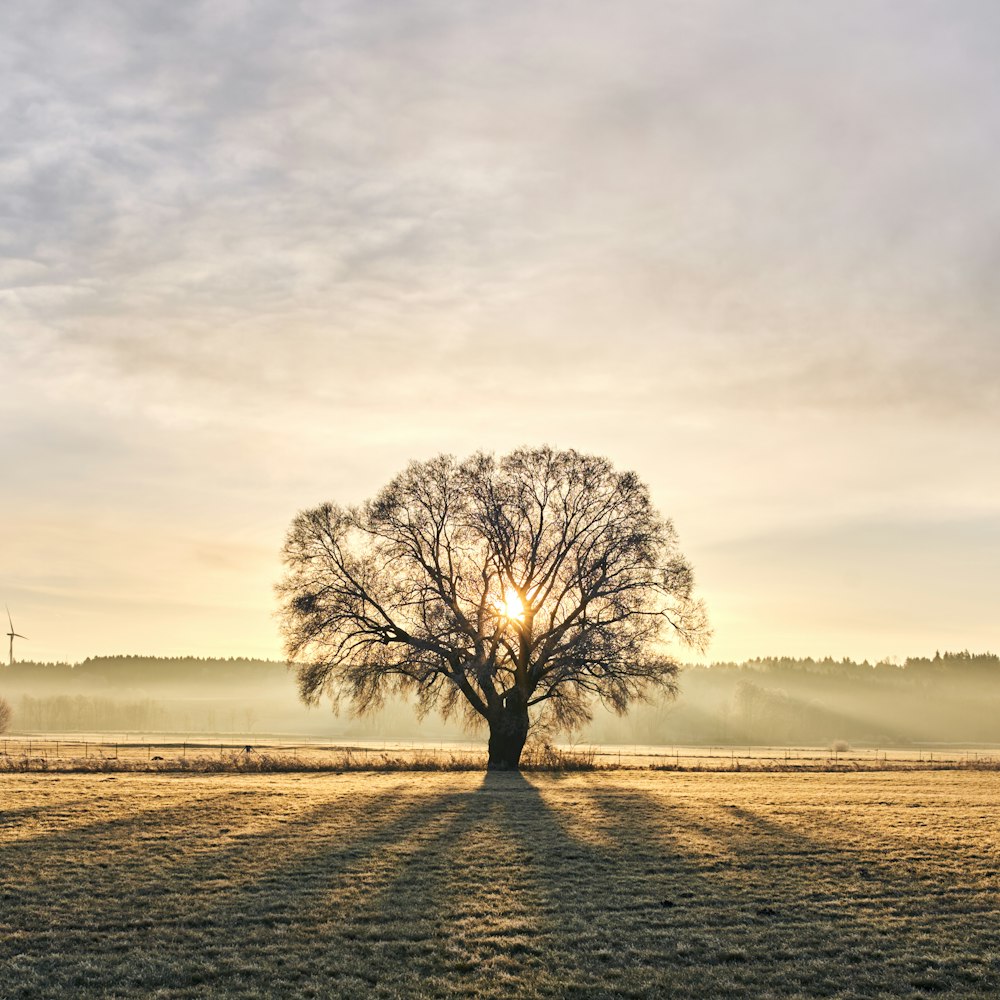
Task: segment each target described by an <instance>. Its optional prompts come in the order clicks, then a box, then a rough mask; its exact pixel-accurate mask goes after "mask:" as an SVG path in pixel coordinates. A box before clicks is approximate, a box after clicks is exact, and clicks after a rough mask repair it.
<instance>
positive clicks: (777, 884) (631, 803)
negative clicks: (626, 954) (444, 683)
mask: <svg viewBox="0 0 1000 1000" xmlns="http://www.w3.org/2000/svg"><path fill="white" fill-rule="evenodd" d="M738 788H739V785H736V786H734V789H738ZM592 794H593V797H594V799H595V800H596V801H597V802H598V803H599V804H600V805H601V806H602V811H603V812H604V813H605V814H608V815H614V816H616V817H617V821H616V824H615V825H616V829H615V831H614V836H615V837H616V839H617V840H618V842H619V843H620V845H621V847H622V853H623V854H628V855H631V856H632V857H633V858H635V859H636V861H637V863H638V867H640V868H645V870H646V872H647V878H648V882H649V885H648V887H647V888H646V889H645V892H646V896H647V898H648V897H649V896H657V895H662V896H663V898H664V900H665V901H668V902H669V903H670V906H669V911H670V914H671V917H672V921H673V927H672V933H671V939H672V940H671V942H670V945H668V946H667V947H666V948H665V949H664V950H665V952H666V953H667V954H670V952H671V951H673V953H674V955H675V956H676V959H677V961H678V974H677V976H676V977H675V978H674V982H673V988H674V992H675V994H679V995H685V996H686V995H691V996H695V995H698V993H699V992H702V993H706V994H707V993H711V994H713V995H720V996H721V995H732V996H738V995H741V994H740V992H739V991H740V990H741V989H743V990H745V991H747V990H755V991H757V992H756V993H753V994H752V995H759V994H760V991H761V990H763V989H766V991H767V995H771V996H776V997H777V996H789V997H798V996H802V997H814V996H817V997H818V996H843V997H854V996H883V997H914V996H923V995H928V996H929V995H935V996H941V995H947V996H953V997H973V996H993V995H995V993H996V990H997V987H998V986H1000V978H998V973H1000V967H998V965H997V963H996V961H995V960H992V961H991V960H990V959H989V958H987V960H986V961H984V960H983V956H982V951H983V949H984V948H991V946H989V944H988V942H989V940H990V934H991V931H990V921H989V920H986V919H984V918H983V916H982V915H976V914H970V913H969V912H968V911H967V910H965V911H963V910H958V909H956V910H954V911H952V912H951V913H950V914H944V913H941V912H935V908H934V907H933V906H932V905H931V903H930V901H929V900H928V898H927V896H926V894H925V885H924V883H923V882H921V881H919V880H917V879H915V878H914V875H913V872H912V871H911V870H908V869H907V868H906V866H900V865H897V864H894V863H893V860H892V859H891V858H889V857H886V856H885V855H884V854H883V853H882V852H881V851H880V845H879V843H878V841H877V838H875V837H871V838H870V839H869V840H868V842H867V843H865V842H864V841H861V842H859V841H858V840H857V839H850V838H849V839H840V838H838V837H836V836H834V835H832V834H831V835H830V836H826V837H824V836H816V835H815V834H814V833H805V832H803V831H802V830H801V829H797V828H795V827H794V826H793V825H792V824H791V823H790V822H789V821H781V822H777V821H775V820H773V819H772V818H770V817H768V816H766V815H763V814H762V812H761V811H758V810H756V809H753V808H747V807H745V806H740V805H736V804H733V803H725V804H718V803H717V804H716V805H715V807H714V808H709V809H707V810H705V809H704V806H701V807H700V808H699V809H698V811H695V809H694V808H687V809H682V810H676V809H675V810H670V809H669V807H668V806H667V805H665V804H664V803H663V800H662V798H661V797H660V796H656V795H650V794H649V793H647V792H637V791H632V790H630V791H626V792H621V791H619V792H617V793H611V792H609V791H608V790H607V789H601V788H599V787H595V788H594V789H593V790H592ZM664 814H667V815H669V816H670V823H669V824H666V823H664V822H662V817H663V816H664ZM695 845H697V847H696V848H695ZM631 891H632V892H634V894H635V895H636V896H637V897H638V896H640V895H641V893H642V892H643V887H642V886H641V885H638V884H636V885H634V886H633V887H632V889H631ZM942 916H948V917H952V918H955V920H954V921H953V922H952V923H951V927H950V928H949V930H948V931H945V930H944V929H943V928H942V925H941V920H940V917H942ZM991 950H992V949H991ZM994 955H995V951H994ZM727 965H728V966H730V968H729V970H728V972H724V973H722V974H720V966H721V967H723V968H724V967H725V966H727ZM761 970H764V971H763V973H762V971H761Z"/></svg>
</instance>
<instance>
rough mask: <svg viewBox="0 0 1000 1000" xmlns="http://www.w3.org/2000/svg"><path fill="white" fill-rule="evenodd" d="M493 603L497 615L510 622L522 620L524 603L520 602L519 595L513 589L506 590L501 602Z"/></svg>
mask: <svg viewBox="0 0 1000 1000" xmlns="http://www.w3.org/2000/svg"><path fill="white" fill-rule="evenodd" d="M493 603H494V604H495V605H496V609H497V612H498V614H500V615H502V616H503V617H504V618H509V619H510V620H511V621H516V622H519V621H523V620H524V602H523V601H522V600H521V596H520V594H518V592H517V591H516V590H514V588H513V587H508V588H507V592H506V593H505V594H504V596H503V600H498V601H494V602H493Z"/></svg>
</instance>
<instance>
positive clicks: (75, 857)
mask: <svg viewBox="0 0 1000 1000" xmlns="http://www.w3.org/2000/svg"><path fill="white" fill-rule="evenodd" d="M998 890H1000V774H996V773H989V772H986V773H972V772H910V773H894V772H887V773H877V772H876V773H858V774H708V773H700V774H699V773H658V774H657V773H649V772H597V773H585V774H574V775H569V776H558V775H538V774H536V775H530V776H527V777H521V776H517V775H490V776H483V775H481V774H471V773H428V774H405V773H403V774H401V773H384V774H380V773H372V774H344V775H336V774H302V775H289V774H261V775H257V774H221V775H202V774H175V775H165V774H164V775H160V774H116V775H101V774H45V775H42V774H5V775H0V997H2V998H13V997H31V998H39V997H119V996H121V997H125V996H156V997H205V996H239V997H338V996H345V997H410V996H439V997H451V996H463V997H493V998H522V997H581V998H582V997H619V996H621V997H680V998H686V997H690V998H695V997H697V998H699V1000H701V998H711V997H733V998H736V997H741V998H742V997H857V998H862V997H864V998H874V997H921V996H927V997H932V996H933V997H965V998H967V997H987V996H991V997H995V996H997V995H1000V895H998Z"/></svg>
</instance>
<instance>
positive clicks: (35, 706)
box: [0, 652, 1000, 746]
mask: <svg viewBox="0 0 1000 1000" xmlns="http://www.w3.org/2000/svg"><path fill="white" fill-rule="evenodd" d="M0 696H2V697H5V698H6V699H7V701H8V702H9V703H10V704H11V707H12V709H13V719H12V729H13V730H14V731H19V732H34V733H46V732H132V733H140V732H147V733H150V732H155V733H164V732H170V733H199V734H210V733H220V734H241V735H246V736H252V735H254V734H257V735H264V734H282V735H303V736H311V737H330V738H335V739H357V740H430V741H433V740H438V739H447V740H462V739H477V738H478V739H481V738H482V731H469V730H468V729H465V728H463V726H462V724H461V722H460V720H456V719H451V720H448V721H446V720H443V719H441V717H440V716H439V715H436V714H431V715H429V716H428V717H427V718H425V719H423V720H420V719H419V718H418V717H417V714H416V711H415V709H414V706H413V705H411V704H409V703H406V702H404V701H400V700H390V701H388V702H387V703H386V705H385V706H384V707H383V708H382V709H381V710H380V711H378V712H376V713H375V714H374V715H372V716H369V717H364V718H357V717H355V716H353V715H351V713H350V712H349V711H347V710H343V711H341V712H340V714H338V715H335V714H334V713H333V712H332V711H331V707H330V704H329V702H328V701H324V702H323V703H322V704H321V705H319V706H316V707H312V708H310V707H307V706H305V705H304V704H302V702H301V701H300V699H299V697H298V693H297V689H296V684H295V678H294V674H293V673H292V672H291V671H290V670H289V669H288V668H287V666H286V665H285V664H284V663H279V662H273V661H267V660H250V659H238V658H237V659H226V660H219V659H202V658H197V657H188V658H180V659H169V658H152V657H140V656H112V657H93V658H89V659H87V660H84V661H83V662H82V663H77V664H65V663H48V664H45V663H30V662H25V663H18V664H15V665H14V666H13V667H5V668H2V669H0ZM561 735H562V738H566V736H567V735H568V734H561ZM572 737H573V738H574V739H579V740H580V741H582V742H588V743H590V742H593V743H608V744H627V743H637V744H649V745H669V744H681V745H698V744H712V745H715V744H721V745H725V744H734V745H739V744H745V743H750V744H755V745H774V746H781V745H805V746H809V745H820V744H827V743H830V742H831V741H836V740H846V741H850V742H851V743H856V744H862V745H863V744H872V745H876V746H892V745H899V746H904V745H907V744H910V743H950V744H962V743H970V744H990V743H1000V658H998V657H997V656H996V655H995V654H991V653H984V654H971V653H968V652H961V653H948V652H945V653H937V654H935V655H934V656H932V657H911V658H908V659H906V660H905V661H903V662H901V663H888V662H882V663H875V664H870V663H867V662H864V663H856V662H853V661H849V660H841V661H834V660H830V659H824V660H812V659H787V658H784V659H783V658H773V659H758V660H752V661H747V662H744V663H716V664H713V665H711V666H703V665H689V666H687V667H686V668H685V669H684V670H683V672H682V673H681V676H680V693H679V696H678V697H677V699H676V700H673V701H671V700H668V699H659V700H657V701H655V702H652V703H646V704H641V705H638V706H636V707H635V708H634V709H633V710H632V711H631V712H630V713H629V714H628V715H627V716H624V717H618V716H616V715H614V714H613V713H612V712H610V711H608V710H606V709H603V708H602V707H601V706H600V705H597V706H595V711H594V719H593V721H592V722H591V723H590V724H589V725H587V726H585V727H584V728H583V729H582V730H581V731H579V732H577V733H574V734H572Z"/></svg>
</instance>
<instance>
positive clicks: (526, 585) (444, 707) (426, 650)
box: [278, 448, 708, 767]
mask: <svg viewBox="0 0 1000 1000" xmlns="http://www.w3.org/2000/svg"><path fill="white" fill-rule="evenodd" d="M284 562H285V566H286V575H285V577H284V579H283V580H282V582H281V583H280V584H279V586H278V592H279V595H280V599H281V619H282V628H283V634H284V639H285V649H286V654H287V656H288V658H289V660H290V661H291V662H293V663H295V664H296V667H297V674H298V681H299V688H300V692H301V694H302V696H303V698H304V699H305V700H306V701H309V702H313V703H314V702H316V701H318V700H319V699H320V698H321V697H322V696H323V695H324V694H326V695H329V696H331V697H332V698H333V699H334V701H335V702H339V701H341V700H347V701H349V702H351V703H352V704H353V706H354V708H355V709H356V710H358V711H361V712H364V711H367V710H373V709H375V708H377V707H378V706H379V705H380V704H381V703H382V700H383V698H384V696H385V695H386V694H387V693H390V692H392V693H407V692H409V693H415V694H416V698H417V703H418V706H419V708H420V709H421V710H422V711H427V710H430V709H431V708H437V709H439V710H440V711H441V712H442V713H443V714H444V715H446V716H447V715H449V714H450V713H452V712H454V711H456V710H461V711H465V712H467V713H468V715H469V717H470V718H471V719H480V718H481V719H484V720H485V721H486V722H487V723H488V725H489V729H490V766H492V767H517V764H518V761H519V758H520V753H521V750H522V748H523V745H524V742H525V739H526V736H527V733H528V729H529V726H530V724H531V722H532V721H533V720H537V719H538V718H539V717H540V716H542V715H546V716H548V717H549V718H550V719H551V720H552V721H553V722H554V723H555V724H556V725H557V726H559V727H561V728H571V727H573V726H574V725H576V724H578V723H580V722H582V721H584V720H586V719H587V718H588V717H589V706H590V705H591V704H592V702H593V700H594V699H595V698H599V699H601V700H602V701H603V702H604V703H605V704H607V705H609V706H611V707H612V708H613V709H615V710H616V711H618V712H624V711H625V710H626V709H627V708H628V706H629V704H630V703H631V702H632V701H633V700H635V699H637V698H642V697H645V696H646V695H647V694H648V693H649V692H650V691H651V690H653V689H654V688H658V689H660V690H665V691H667V692H671V693H672V692H673V691H674V689H675V684H676V681H675V678H676V674H677V670H678V668H677V664H676V662H675V661H674V659H673V657H672V656H671V655H670V651H669V640H670V639H671V638H677V639H679V640H680V641H681V642H682V643H684V644H688V645H694V646H702V645H703V644H704V642H705V641H706V639H707V636H708V628H707V623H706V619H705V614H704V609H703V606H702V604H701V602H700V601H698V600H697V599H695V597H694V596H693V590H692V588H693V576H692V571H691V567H690V566H689V564H688V563H687V561H686V560H685V559H684V558H683V556H682V555H681V553H680V552H679V550H678V546H677V540H676V534H675V531H674V528H673V526H672V524H671V522H670V521H669V520H666V519H664V518H663V517H662V516H661V515H660V514H659V513H658V512H657V510H656V508H655V507H654V506H653V503H652V501H651V498H650V496H649V491H648V489H647V488H646V486H645V485H644V484H643V483H642V482H641V481H640V480H639V478H638V476H636V475H635V473H632V472H618V471H616V470H615V469H614V468H613V467H612V465H611V463H610V462H609V461H608V460H607V459H604V458H600V457H596V456H591V455H584V454H581V453H579V452H576V451H556V450H553V449H551V448H538V449H519V450H517V451H514V452H512V453H511V454H509V455H506V456H504V457H502V458H496V457H494V456H493V455H489V454H483V453H479V454H476V455H473V456H471V457H470V458H468V459H466V460H464V461H458V460H456V459H455V458H454V457H452V456H450V455H442V456H439V457H437V458H434V459H431V460H430V461H426V462H414V463H412V464H411V465H410V466H409V467H408V468H407V469H406V470H405V471H404V472H402V473H401V474H400V475H398V476H396V478H395V479H393V480H392V481H391V482H390V483H389V484H388V485H387V486H386V487H385V488H384V489H383V490H382V491H381V492H380V493H379V494H378V496H376V497H375V498H374V499H373V500H370V501H368V502H366V503H364V504H361V505H359V506H353V507H341V506H338V505H336V504H332V503H324V504H321V505H320V506H318V507H315V508H313V509H310V510H305V511H302V512H301V513H300V514H298V516H297V517H296V518H295V519H294V521H293V523H292V526H291V528H290V530H289V533H288V537H287V539H286V542H285V547H284Z"/></svg>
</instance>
